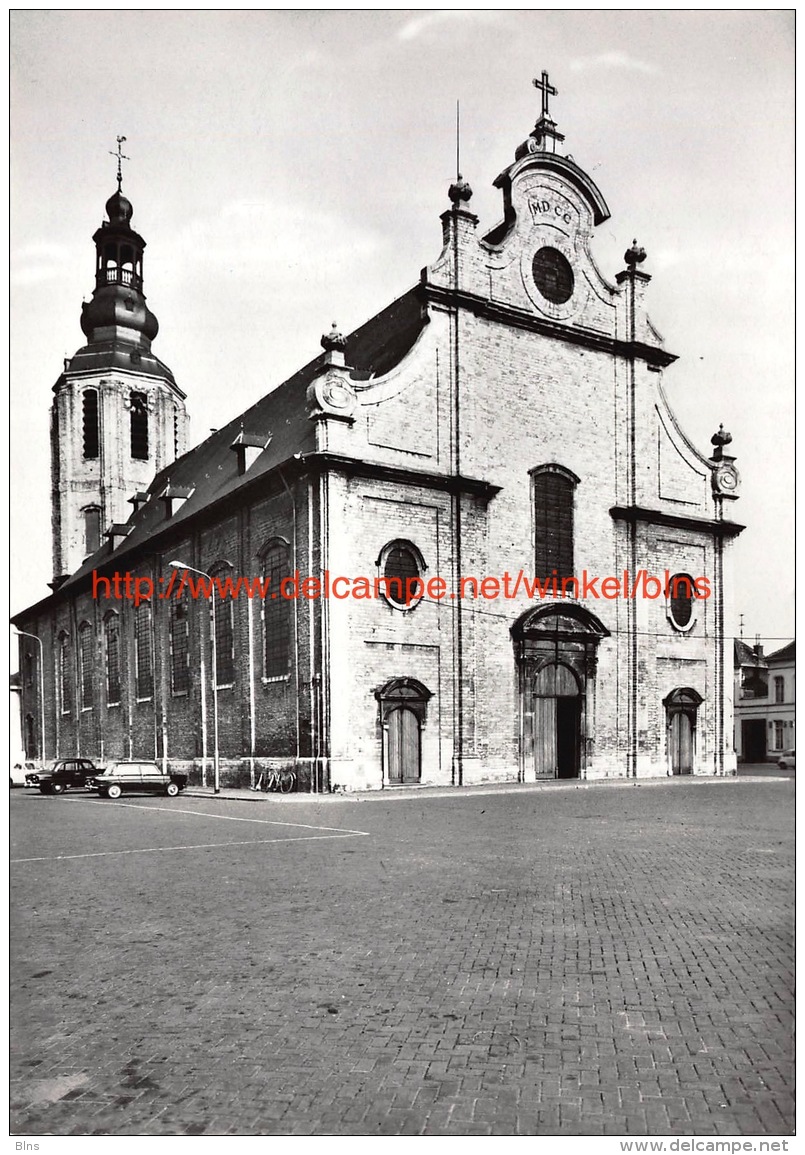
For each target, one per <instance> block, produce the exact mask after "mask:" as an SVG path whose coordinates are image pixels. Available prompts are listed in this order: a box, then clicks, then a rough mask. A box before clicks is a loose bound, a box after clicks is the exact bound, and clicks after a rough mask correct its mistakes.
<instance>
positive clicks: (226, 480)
mask: <svg viewBox="0 0 805 1155" xmlns="http://www.w3.org/2000/svg"><path fill="white" fill-rule="evenodd" d="M427 319H428V318H427V311H426V307H425V304H424V301H423V298H422V295H421V293H420V291H419V288H418V287H414V288H413V289H410V290H409V291H408V292H407V293H404V294H403V295H402V296H401V297H398V298H397V300H395V301H393V302H392V304H391V305H389V306H388V307H387V308H386V309H384V310H382V312H380V313H378V314H377V315H376V316H375V317H372V318H371V320H369V321H367V322H366V323H365V324H364V325H362V326H361V327H360V328H359V329H356V330H355V331H354V332H353V333H351V334H350V335H349V336H348V337H347V345H346V351H345V358H346V364H347V365H348V366H350V367H351V368H352V370H353V377H354V378H355V379H358V380H367V379H368V378H370V377H372V376H381V375H382V374H384V373H387V372H388V371H389V370H390V369H391V368H393V366H394V365H395V364H397V363H398V362H399V361H400V360H401V359H402V357H403V356H404V355H405V354H406V353H407V352H408V350H409V349H410V348H411V346H412V345H413V344H414V342H415V341H416V339H417V337H418V336H419V334H420V333H421V331H422V329H423V327H424V325H425V324H426V323H427ZM324 364H325V354H324V353H323V352H322V353H321V354H319V356H318V357H316V358H314V360H312V361H310V362H309V363H308V364H307V365H305V366H304V368H302V369H300V370H299V371H298V372H297V373H295V374H294V375H293V376H292V377H289V378H288V380H287V381H285V382H284V383H283V384H282V385H280V386H278V388H276V389H274V390H273V391H272V392H270V393H268V394H266V395H265V396H264V397H261V398H260V400H259V401H257V402H256V403H255V404H254V405H252V406H251V407H250V408H249V409H247V410H246V411H245V412H244V413H240V414H238V415H237V416H236V417H234V418H233V419H232V420H231V421H228V422H227V423H226V424H225V425H223V426H222V427H221V428H220V429H217V430H216V431H215V432H214V433H211V434H210V436H209V437H207V438H206V439H205V440H204V441H202V442H201V444H200V445H196V446H195V447H194V448H193V449H190V450H188V451H187V453H185V454H183V455H182V456H181V457H179V458H177V459H176V460H175V461H172V462H171V463H170V465H167V466H165V468H164V469H162V470H160V472H159V473H158V474H157V475H156V476H155V478H154V480H153V481H152V482H151V484H150V485H149V487H148V490H147V493H148V495H149V500H148V501H146V502H145V503H144V504H142V505H140V508H139V509H137V510H136V511H133V512H132V514H131V516H130V518H129V520H128V523H127V525H128V526H130V527H131V529H130V532H129V533H128V534H127V536H126V537H125V538H124V539H123V540H122V541H121V542H120V544H119V545H118V546H117V548H116V549H115V550H114V551H113V552H112V551H110V549H109V542H108V540H107V541H106V542H105V543H104V544H103V545H102V546H101V548H100V549H99V550H98V551H97V552H96V553H94V554H92V555H91V556H90V557H88V558H87V559H86V560H85V561H84V563H83V564H82V565H81V567H80V568H79V569H77V570H76V571H75V572H74V573H73V574H72V575H71V576H70V577H69V578H68V579H67V581H65V582H63V583H62V585H61V586H59V588H58V590H57V591H56V593H55V594H53V595H50V596H49V597H48V598H45V599H43V600H42V601H41V602H38V603H37V605H36V606H35V607H34V606H31V607H29V610H26V611H21V612H20V613H19V614H16V615H15V620H22V618H23V617H24V616H25V614H26V613H28V612H30V610H33V609H34V608H36V609H41V608H43V607H44V606H45V604H46V603H47V602H49V601H50V600H51V597H56V598H58V599H59V600H61V599H62V598H63V597H64V596H66V595H69V594H70V593H72V592H77V591H78V589H79V588H81V587H82V586H83V585H84V584H85V581H86V579H87V578H88V576H89V575H90V574H91V573H92V571H93V570H100V569H102V568H103V569H108V567H109V566H110V563H114V564H115V565H117V566H118V567H120V566H125V567H127V568H130V567H131V566H132V565H133V564H134V562H135V560H136V558H137V557H138V556H141V555H142V554H143V553H147V552H148V550H149V547H150V546H151V544H152V542H153V540H154V539H155V538H156V537H157V535H158V534H161V533H162V532H163V531H165V530H166V529H169V528H170V530H171V531H172V532H171V536H172V537H173V536H176V537H178V536H179V535H180V534H181V533H182V528H183V527H185V526H186V527H187V532H188V533H190V532H191V529H190V524H191V523H192V522H193V521H195V519H196V518H197V517H198V516H199V515H203V514H204V512H205V511H207V510H209V509H211V507H213V506H215V505H217V504H218V503H219V502H221V501H224V500H226V499H227V498H231V497H233V496H234V495H235V494H237V492H238V490H240V489H244V488H245V487H247V486H251V485H253V483H254V482H255V481H256V480H257V479H259V478H261V477H265V476H267V475H268V474H269V473H271V472H272V471H273V470H275V469H277V468H278V467H280V466H282V465H283V464H284V463H287V462H289V461H290V460H292V459H293V458H294V456H295V455H297V454H305V453H310V452H312V451H313V450H314V449H315V436H316V435H315V427H314V424H313V422H312V421H310V420H309V418H308V413H307V408H306V392H307V387H308V385H309V384H310V382H311V381H312V380H313V379H314V378H315V377H316V376H317V375H318V373H319V372H320V371H321V369H322V368H323V366H324ZM241 430H242V431H243V434H244V436H245V437H247V438H249V440H250V441H251V440H252V439H258V438H262V442H261V444H265V442H266V441H268V442H269V443H268V445H267V446H266V448H265V449H264V450H263V452H262V453H261V454H260V455H259V456H258V458H257V460H256V461H255V462H254V463H253V464H252V465H251V467H250V468H249V469H247V470H246V472H245V473H243V474H241V473H240V472H239V470H238V454H237V453H235V452H234V451H233V449H232V443H233V442H234V441H235V439H236V438H237V437H238V435H239V434H240V433H241ZM269 437H270V441H269ZM168 485H170V491H171V492H172V493H173V492H181V493H189V494H190V496H188V497H187V499H186V500H184V501H183V502H182V503H181V505H180V506H179V507H178V509H176V511H175V512H174V514H173V516H172V517H170V518H168V517H166V509H165V503H164V502H163V501H161V500H160V494H162V493H163V492H164V491H165V489H166V487H167V486H168ZM132 496H133V495H132ZM174 531H175V533H174Z"/></svg>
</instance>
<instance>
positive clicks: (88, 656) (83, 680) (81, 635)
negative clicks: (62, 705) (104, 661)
mask: <svg viewBox="0 0 805 1155" xmlns="http://www.w3.org/2000/svg"><path fill="white" fill-rule="evenodd" d="M78 687H79V693H80V694H81V709H82V710H90V709H92V706H93V705H94V699H93V684H92V626H91V625H90V624H89V622H82V623H81V625H80V626H79V629H78Z"/></svg>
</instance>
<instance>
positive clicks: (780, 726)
mask: <svg viewBox="0 0 805 1155" xmlns="http://www.w3.org/2000/svg"><path fill="white" fill-rule="evenodd" d="M774 749H775V750H783V749H785V722H775V723H774Z"/></svg>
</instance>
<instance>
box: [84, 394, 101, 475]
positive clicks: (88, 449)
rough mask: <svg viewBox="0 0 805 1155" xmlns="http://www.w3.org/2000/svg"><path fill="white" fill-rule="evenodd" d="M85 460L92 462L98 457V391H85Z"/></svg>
mask: <svg viewBox="0 0 805 1155" xmlns="http://www.w3.org/2000/svg"><path fill="white" fill-rule="evenodd" d="M82 405H83V428H84V458H85V459H86V460H92V459H93V458H95V457H97V456H98V445H99V438H98V391H97V389H85V390H84V396H83V401H82Z"/></svg>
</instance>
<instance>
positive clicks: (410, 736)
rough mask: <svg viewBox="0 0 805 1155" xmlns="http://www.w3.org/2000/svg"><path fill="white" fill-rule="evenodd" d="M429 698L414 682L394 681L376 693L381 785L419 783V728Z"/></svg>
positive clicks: (426, 691)
mask: <svg viewBox="0 0 805 1155" xmlns="http://www.w3.org/2000/svg"><path fill="white" fill-rule="evenodd" d="M432 696H433V695H432V694H431V691H430V690H428V689H427V688H426V687H425V686H423V685H422V683H421V682H417V681H416V680H415V679H414V678H394V679H393V680H392V681H391V682H387V683H386V684H385V686H383V687H382V688H381V689H380V690H376V691H375V697H376V698H377V700H378V702H379V706H380V725H381V734H382V739H383V784H384V785H388V786H404V785H407V784H412V783H416V782H419V781H421V779H422V728H423V726H424V724H425V721H426V718H427V708H428V701H429V700H430V698H431V697H432Z"/></svg>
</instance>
